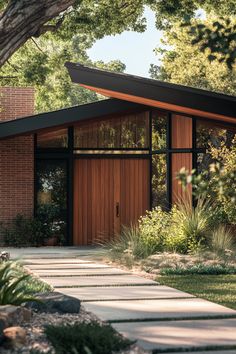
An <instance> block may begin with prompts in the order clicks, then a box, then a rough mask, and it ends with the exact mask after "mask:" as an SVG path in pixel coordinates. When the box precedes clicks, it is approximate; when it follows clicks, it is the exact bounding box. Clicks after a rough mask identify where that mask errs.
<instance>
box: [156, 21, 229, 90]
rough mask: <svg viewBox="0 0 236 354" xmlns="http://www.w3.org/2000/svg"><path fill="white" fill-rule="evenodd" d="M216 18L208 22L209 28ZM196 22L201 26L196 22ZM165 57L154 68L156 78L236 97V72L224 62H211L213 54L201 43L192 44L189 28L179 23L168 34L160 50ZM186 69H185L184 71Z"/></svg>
mask: <svg viewBox="0 0 236 354" xmlns="http://www.w3.org/2000/svg"><path fill="white" fill-rule="evenodd" d="M214 20H215V18H214V17H212V16H208V17H207V19H206V20H204V23H205V25H206V26H207V25H208V24H210V23H211V22H212V21H214ZM194 23H196V24H197V23H198V21H197V20H195V22H194ZM156 54H157V55H160V56H161V65H160V66H157V65H154V64H153V65H151V67H150V74H151V76H152V77H153V78H155V79H159V80H163V81H168V82H173V83H177V84H182V85H187V86H192V87H197V88H202V89H206V90H210V91H216V92H222V93H226V94H230V95H235V94H236V71H235V68H233V70H230V69H229V68H228V67H227V65H226V64H225V63H224V62H219V61H217V60H215V61H212V62H210V61H209V60H208V58H207V57H208V55H210V51H209V50H206V51H204V52H202V51H201V44H200V43H197V44H195V45H192V38H191V36H190V35H189V30H188V28H186V27H181V24H180V23H179V22H177V23H174V24H173V26H172V28H171V29H168V30H166V31H165V32H164V34H163V38H162V45H161V47H160V48H157V49H156ZM183 67H184V70H183Z"/></svg>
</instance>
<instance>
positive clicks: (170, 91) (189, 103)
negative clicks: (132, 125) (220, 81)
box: [65, 62, 236, 123]
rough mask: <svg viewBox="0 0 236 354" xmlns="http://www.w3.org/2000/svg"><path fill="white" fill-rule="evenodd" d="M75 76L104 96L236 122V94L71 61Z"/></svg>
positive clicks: (74, 77) (81, 82) (69, 64)
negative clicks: (111, 70) (225, 93)
mask: <svg viewBox="0 0 236 354" xmlns="http://www.w3.org/2000/svg"><path fill="white" fill-rule="evenodd" d="M65 66H66V67H67V69H68V71H69V74H70V77H71V80H72V81H73V82H75V83H78V84H80V85H81V86H83V87H86V88H88V89H90V90H93V91H96V92H97V93H100V94H102V95H104V96H108V97H113V98H117V99H121V100H126V101H129V102H135V103H139V104H144V105H148V106H152V107H157V108H162V109H166V110H170V111H174V112H178V113H184V114H189V115H195V116H200V117H205V118H209V119H216V120H224V121H227V122H231V123H235V122H236V97H233V96H228V95H224V94H219V93H215V92H210V91H205V90H201V89H195V88H191V87H187V86H182V85H176V84H170V83H166V82H161V81H158V80H152V79H146V78H141V77H137V76H132V75H127V74H121V73H114V72H108V71H105V70H100V69H96V68H90V67H86V66H83V65H80V64H75V63H70V62H67V63H66V64H65Z"/></svg>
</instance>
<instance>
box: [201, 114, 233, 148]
mask: <svg viewBox="0 0 236 354" xmlns="http://www.w3.org/2000/svg"><path fill="white" fill-rule="evenodd" d="M235 137H236V127H232V126H227V125H224V124H223V123H220V122H210V121H204V120H197V123H196V147H197V148H209V147H210V146H212V147H215V148H220V147H221V146H222V145H226V146H227V147H230V146H231V145H232V144H236V139H235Z"/></svg>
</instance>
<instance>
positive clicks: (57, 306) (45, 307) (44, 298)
mask: <svg viewBox="0 0 236 354" xmlns="http://www.w3.org/2000/svg"><path fill="white" fill-rule="evenodd" d="M37 298H38V299H39V300H41V302H36V301H30V302H28V303H27V304H26V306H27V307H28V308H30V309H33V310H36V311H40V312H49V313H54V312H59V313H79V312H80V300H79V299H76V298H74V297H72V296H67V295H64V294H61V293H59V292H50V293H42V294H37Z"/></svg>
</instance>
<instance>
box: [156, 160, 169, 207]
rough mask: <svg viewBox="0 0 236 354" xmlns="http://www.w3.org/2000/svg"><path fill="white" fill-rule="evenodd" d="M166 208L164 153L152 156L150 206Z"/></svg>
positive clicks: (165, 162)
mask: <svg viewBox="0 0 236 354" xmlns="http://www.w3.org/2000/svg"><path fill="white" fill-rule="evenodd" d="M157 206H160V207H162V208H163V209H167V208H168V198H167V161H166V154H157V155H153V156H152V208H155V207H157Z"/></svg>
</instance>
